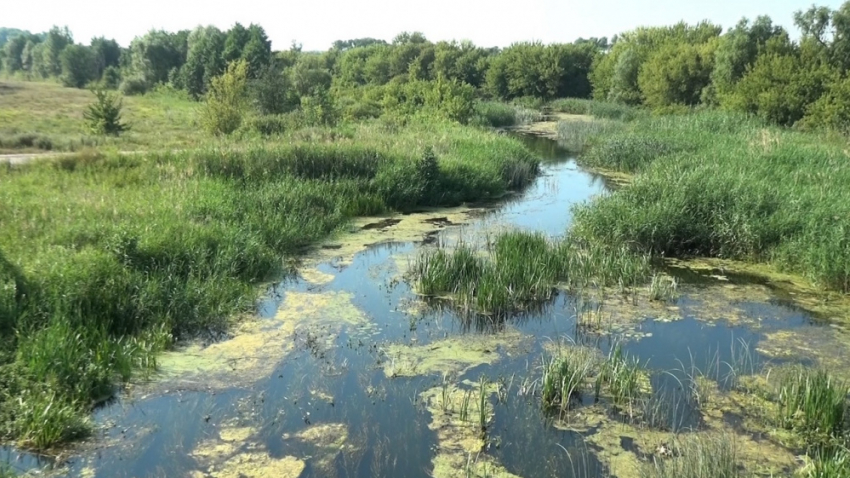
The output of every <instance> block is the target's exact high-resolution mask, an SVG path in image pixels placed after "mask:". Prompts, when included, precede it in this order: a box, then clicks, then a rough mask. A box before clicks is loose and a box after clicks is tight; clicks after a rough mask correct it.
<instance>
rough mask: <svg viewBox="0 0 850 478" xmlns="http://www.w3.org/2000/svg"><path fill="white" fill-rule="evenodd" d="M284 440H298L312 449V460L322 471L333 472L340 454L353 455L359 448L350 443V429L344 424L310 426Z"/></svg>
mask: <svg viewBox="0 0 850 478" xmlns="http://www.w3.org/2000/svg"><path fill="white" fill-rule="evenodd" d="M283 439H284V440H297V441H298V442H300V443H301V444H303V445H307V446H308V447H309V449H310V453H309V455H310V457H311V458H310V460H313V463H314V465H315V466H316V467H317V468H318V469H320V470H332V468H333V463H334V459H335V458H336V457H337V455H338V454H340V453H345V454H353V453H355V452H357V451H358V446H357V445H355V444H353V443H351V442H350V441H349V436H348V427H347V426H346V425H345V424H342V423H323V424H317V425H313V426H310V427H309V428H307V429H305V430H302V431H300V432H298V433H295V434H288V433H287V434H284V435H283Z"/></svg>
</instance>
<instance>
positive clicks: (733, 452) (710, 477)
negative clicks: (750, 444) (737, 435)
mask: <svg viewBox="0 0 850 478" xmlns="http://www.w3.org/2000/svg"><path fill="white" fill-rule="evenodd" d="M668 446H669V447H670V449H671V451H672V454H673V456H672V457H667V458H662V457H655V458H654V459H653V460H652V463H648V464H646V465H644V466H643V467H642V468H641V470H640V477H641V478H739V477H741V478H742V477H745V476H749V475H748V474H746V472H744V471H743V470H742V469H741V468H740V467H739V466H738V453H737V449H736V444H735V440H734V438H733V437H730V436H725V435H702V434H700V435H682V436H681V437H680V438H679V439H677V440H676V442H675V443H672V444H668Z"/></svg>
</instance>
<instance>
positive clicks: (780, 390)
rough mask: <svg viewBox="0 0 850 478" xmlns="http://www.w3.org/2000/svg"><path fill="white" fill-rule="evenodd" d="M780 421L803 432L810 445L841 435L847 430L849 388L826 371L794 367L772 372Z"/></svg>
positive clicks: (814, 445)
mask: <svg viewBox="0 0 850 478" xmlns="http://www.w3.org/2000/svg"><path fill="white" fill-rule="evenodd" d="M770 378H771V381H773V382H774V387H775V394H776V402H777V404H778V405H779V407H778V409H777V417H776V418H777V421H778V423H779V425H780V426H781V427H783V428H786V429H789V430H794V431H796V432H798V433H800V434H801V435H802V436H803V437H804V438H805V439H806V443H807V445H808V446H809V447H810V448H811V447H818V446H822V445H824V444H828V443H829V442H830V441H831V440H832V439H833V438H835V437H840V436H842V434H843V432H844V430H845V429H846V419H847V394H848V393H850V388H848V387H847V385H846V384H844V383H843V382H841V381H840V380H838V379H836V378H834V377H832V376H831V375H830V374H829V373H828V372H827V371H825V370H812V369H809V368H806V367H802V366H799V367H791V368H788V369H781V370H773V371H771V375H770Z"/></svg>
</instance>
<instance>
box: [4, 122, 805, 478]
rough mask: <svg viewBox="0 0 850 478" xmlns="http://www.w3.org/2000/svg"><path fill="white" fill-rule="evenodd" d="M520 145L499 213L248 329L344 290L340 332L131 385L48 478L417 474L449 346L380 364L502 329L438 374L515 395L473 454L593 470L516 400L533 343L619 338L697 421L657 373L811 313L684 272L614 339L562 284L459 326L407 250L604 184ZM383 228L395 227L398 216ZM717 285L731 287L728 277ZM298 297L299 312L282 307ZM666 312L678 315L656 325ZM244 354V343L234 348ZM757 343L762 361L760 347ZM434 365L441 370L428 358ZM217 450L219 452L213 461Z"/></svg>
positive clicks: (555, 216) (729, 355)
mask: <svg viewBox="0 0 850 478" xmlns="http://www.w3.org/2000/svg"><path fill="white" fill-rule="evenodd" d="M522 140H523V141H524V142H526V144H527V145H528V147H529V148H530V149H532V150H533V151H535V152H536V153H537V154H539V155H540V156H541V157H542V158H543V159H544V162H543V168H542V174H541V176H540V177H539V178H538V179H537V181H536V182H535V183H534V184H533V185H532V186H531V187H529V188H528V189H527V190H525V191H523V192H522V193H521V194H517V195H516V196H515V197H511V198H508V199H507V200H505V201H504V202H502V203H500V204H499V205H498V206H496V207H493V208H484V209H478V210H473V211H470V212H468V213H466V216H465V217H466V219H465V220H464V221H463V224H462V225H458V224H449V222H451V221H449V220H448V219H447V220H445V221H440V219H441V218H434V217H431V218H430V219H429V220H431V222H432V223H435V224H436V223H440V224H441V226H442V228H441V230H440V232H439V233H436V234H430V235H428V236H427V240H424V241H415V242H410V241H400V242H383V243H381V244H377V245H373V246H371V247H369V248H367V249H366V250H363V251H361V252H358V253H357V254H355V255H354V256H353V258H352V259H350V260H345V261H343V260H337V259H329V260H325V261H321V262H319V263H317V264H315V267H313V268H312V274H313V275H317V274H318V275H320V276H321V280H311V278H309V277H301V278H297V279H295V280H288V281H286V282H284V283H280V284H277V285H275V286H274V287H272V288H270V290H269V294H268V296H267V297H266V298H264V299H263V300H262V301H261V303H260V304H259V305H258V315H259V316H261V317H263V318H264V319H262V320H266V321H268V325H267V327H268V329H261V330H267V333H268V334H274V333H275V332H274V330H273V328H274V327H278V326H280V324H281V323H284V324H285V321H283V322H281V321H277V320H275V319H274V318H275V317H278V318H279V317H281V314H282V313H283V314H284V316H286V317H290V316H292V314H293V313H294V314H299V313H302V312H303V314H308V315H309V314H311V313H314V312H315V311H313V310H312V309H310V308H309V307H310V306H305V305H303V304H304V300H305V297H306V298H307V300H309V299H310V298H322V300H323V301H324V302H322V303H332V304H333V303H335V302H334V301H336V300H340V299H341V298H342V299H344V300H343V302H346V301H347V302H346V304H348V305H353V307H354V309H356V311H355V312H351V311H350V310H349V309H345V310H346V311H347V312H345V313H342V312H340V316H345V317H346V320H344V321H343V322H342V325H341V326H332V325H329V324H328V323H327V322H324V321H322V319H323V317H318V318H317V326H316V328H315V329H304V330H305V331H300V332H297V333H295V335H293V336H294V337H296V340H295V344H294V345H293V344H287V345H283V346H280V349H281V353H280V354H279V356H275V354H274V353H272V354H269V353H268V348H266V349H264V352H263V353H262V354H259V353H258V352H257V353H258V354H259V355H258V356H257V357H256V361H258V362H263V363H260V364H256V363H255V364H252V367H251V368H248V369H244V370H250V371H251V372H243V369H240V368H239V367H236V366H234V368H233V370H232V371H231V373H232V378H231V379H230V380H232V382H227V381H226V380H225V381H224V383H220V382H221V380H213V379H212V378H210V379H209V381H207V380H205V378H204V376H203V375H202V374H201V375H199V376H197V377H195V378H194V379H193V380H192V381H186V380H184V381H180V380H176V381H173V380H172V379H173V378H174V377H173V376H169V377H167V378H163V379H161V380H158V379H155V380H154V383H152V384H140V385H137V386H135V387H131V389H130V390H129V392H128V393H127V394H126V395H124V396H122V397H121V398H120V399H117V400H116V401H115V402H114V403H112V404H109V405H108V406H105V407H103V408H101V409H99V410H98V411H97V412H96V413H95V416H94V420H95V421H96V423H97V424H98V430H99V431H98V433H97V435H96V437H95V439H94V440H93V441H92V444H89V445H86V446H84V447H83V448H84V449H83V451H82V452H81V455H80V456H78V457H75V458H71V459H70V460H68V462H67V464H66V465H65V466H64V467H63V468H61V469H60V470H59V473H60V474H62V475H67V476H87V477H91V476H95V477H148V476H163V477H164V476H168V477H171V476H197V477H200V476H242V475H239V474H237V473H231V472H232V471H233V470H232V469H228V468H227V465H226V464H222V460H223V461H224V462H225V463H230V462H232V460H231V461H230V462H228V461H227V460H228V457H239V456H242V457H243V458H238V459H237V461H239V460H242V461H241V462H242V463H244V464H245V467H246V468H245V470H244V476H255V475H254V474H252V469H251V468H250V467H254V470H260V469H262V466H267V465H269V462H270V461H271V462H275V463H278V465H277V466H278V468H269V469H274V470H276V473H278V476H293V478H294V477H301V478H307V477H323V476H339V477H362V478H368V477H423V478H424V477H429V476H432V472H433V468H434V463H433V459H434V455H435V453H436V451H435V450H437V449H438V448H439V446H440V445H439V443H438V440H439V438H438V436H439V430H435V429H434V427H431V426H429V425H430V424H431V416H430V415H431V413H430V412H429V411H428V410H427V409H426V408H425V406H424V404H423V399H422V393H423V392H425V391H426V390H429V389H433V388H434V387H439V386H441V384H442V383H443V382H444V380H447V378H445V377H444V374H443V373H441V372H439V371H437V370H439V364H440V363H442V362H440V360H447V361H451V359H452V357H451V356H446V357H436V358H430V357H425V358H422V359H421V360H420V361H419V362H418V363H419V364H420V366H421V370H414V371H412V372H411V371H410V370H406V371H403V372H401V373H396V372H394V371H391V370H394V369H393V368H392V367H395V366H396V361H400V360H401V359H400V355H397V354H395V352H393V350H395V349H394V348H393V347H395V346H399V345H402V346H406V347H412V348H415V349H416V350H419V349H423V350H427V349H428V347H427V346H428V344H441V343H445V342H446V341H450V340H452V339H453V338H464V337H467V338H468V337H470V336H472V337H476V336H482V337H488V336H491V335H496V336H500V335H504V334H506V333H511V334H515V335H516V336H518V337H521V339H518V340H516V341H514V342H513V343H511V344H510V345H506V344H504V343H502V342H501V341H495V342H494V345H493V350H484V351H483V353H485V354H492V359H489V358H486V356H485V359H484V360H478V361H477V362H479V363H477V362H476V360H471V361H469V362H468V364H467V366H459V367H455V366H449V367H448V368H449V369H452V371H453V372H454V373H453V374H452V375H451V377H450V379H451V380H452V381H453V382H454V383H462V382H464V381H472V382H477V381H478V380H479V378H480V377H482V376H483V377H486V378H487V379H488V380H489V381H490V382H491V383H500V384H502V385H503V386H504V388H505V389H506V390H507V394H508V395H509V396H510V398H508V399H505V400H498V401H497V400H493V402H494V408H493V414H494V416H493V421H492V424H491V425H490V427H489V430H488V446H487V447H486V449H485V451H484V453H486V454H487V455H488V456H489V457H491V458H492V460H493V462H494V463H499V464H500V465H501V466H502V467H504V468H505V469H506V470H507V471H509V472H510V473H512V474H514V475H518V476H521V477H525V478H537V477H550V476H552V477H555V476H567V477H569V476H598V475H600V474H601V473H602V471H603V467H602V465H601V463H600V461H599V460H598V459H597V458H596V456H595V452H596V451H598V450H597V449H595V448H594V447H593V446H589V445H587V444H586V441H585V434H586V433H590V432H584V433H581V432H578V431H570V430H561V429H559V428H557V427H554V426H552V417H550V416H547V415H546V414H545V413H544V412H542V411H541V409H540V407H539V405H538V401H537V400H535V398H534V397H532V396H528V394H523V387H522V386H521V385H520V384H521V383H523V382H525V383H528V382H527V380H534V379H536V378H538V376H539V370H538V368H539V363H540V357H541V356H542V354H543V353H544V349H545V346H546V344H551V343H553V342H557V341H559V340H569V341H574V342H580V343H584V344H588V345H592V346H595V347H599V348H600V349H602V351H603V352H606V353H607V352H608V351H609V350H610V348H611V347H612V346H613V344H614V343H615V341H616V342H617V343H621V344H622V347H623V348H624V350H625V351H626V352H627V353H629V354H632V355H634V356H636V357H638V358H639V360H640V361H641V362H642V363H646V364H647V365H648V366H649V368H650V369H652V370H655V371H658V373H653V375H652V378H651V380H652V384H653V389H654V390H656V393H658V391H665V393H667V392H669V395H666V396H667V397H668V398H669V404H668V405H669V406H668V409H667V410H666V413H667V415H666V417H667V418H666V419H668V420H670V421H671V427H674V428H675V427H684V426H689V425H696V424H698V423H699V420H700V417H699V414H698V413H696V412H694V411H693V410H690V408H689V406H688V404H687V403H686V401H684V400H683V401H679V400H677V399H675V398H674V397H675V393H676V390H677V383H678V382H677V380H678V379H677V377H676V373H662V371H670V370H682V371H684V370H683V369H684V368H686V367H687V366H699V367H707V366H710V364H711V363H712V362H716V363H731V362H734V360H735V357H734V355H735V354H736V348H737V350H738V351H740V350H741V348H742V347H743V348H746V350H748V351H754V350H755V349H756V346H757V344H758V342H759V340H761V338H762V337H763V334H764V333H765V331H766V330H778V329H787V328H796V327H806V326H809V324H811V322H812V320H811V318H810V317H809V316H808V315H807V314H806V313H805V312H803V311H801V310H799V309H796V308H794V307H793V306H789V305H785V304H783V303H781V302H779V301H776V300H773V299H772V298H771V297H769V296H762V295H756V296H753V297H749V296H748V295H747V294H746V293H744V294H739V295H738V296H735V297H733V298H730V299H728V300H727V302H723V301H722V300H714V302H711V300H709V299H708V298H707V297H706V296H704V295H701V294H700V293H698V291H699V290H701V289H700V288H699V287H701V286H699V285H694V286H693V288H689V287H687V286H688V284H687V282H688V281H690V282H694V278H693V277H690V278H688V277H684V278H682V280H683V281H686V283H684V284H683V286H682V289H681V290H682V293H681V295H680V297H679V298H678V299H677V300H676V301H675V302H674V303H671V304H668V305H666V306H665V307H660V308H659V307H656V308H654V309H648V310H640V311H639V312H638V311H633V312H629V313H631V314H632V315H639V317H632V318H631V319H630V320H629V321H628V324H627V325H626V326H624V327H623V329H622V331H621V332H622V333H616V334H596V335H594V334H589V335H585V334H582V333H580V331H579V330H578V328H577V326H576V316H577V314H578V313H579V311H580V310H581V308H582V307H584V305H582V302H581V301H579V300H578V299H577V298H574V297H572V296H570V295H569V294H567V293H560V295H558V296H557V297H556V298H555V299H554V300H553V301H551V302H550V303H548V304H543V305H542V306H541V308H540V309H539V310H535V311H533V312H528V313H525V314H523V315H522V316H517V317H510V318H507V319H506V320H499V321H492V322H486V321H484V322H481V323H479V322H477V321H474V320H473V321H470V320H469V318H468V317H460V316H459V315H458V314H457V313H455V311H453V310H451V308H445V307H443V308H441V307H424V306H423V305H422V303H421V301H419V300H418V299H417V298H416V296H415V294H414V293H413V292H412V290H411V288H410V286H409V285H408V284H407V283H406V282H405V281H404V279H403V274H402V272H403V269H404V268H405V265H406V264H407V263H408V261H409V260H411V258H413V257H415V255H416V253H417V251H419V250H420V248H423V247H435V244H441V243H451V242H452V241H457V240H458V239H459V238H460V239H464V240H474V238H476V237H480V236H482V235H486V234H488V233H491V232H492V231H495V230H498V229H500V228H505V227H520V228H525V229H529V230H537V231H543V232H545V233H546V234H549V235H551V236H559V235H562V234H564V232H565V231H566V229H567V227H568V226H569V224H570V221H571V212H570V207H571V205H573V204H576V203H580V202H583V201H587V200H590V199H592V198H593V197H594V196H595V195H600V194H607V193H608V191H609V189H608V188H609V185H608V184H607V183H606V180H605V179H604V178H603V177H601V176H598V175H594V174H592V173H590V172H587V171H585V170H583V169H582V168H581V167H579V166H578V165H577V164H576V162H575V161H574V160H573V159H572V158H571V157H570V155H569V154H567V153H566V152H565V151H563V150H561V149H559V148H558V147H557V145H556V144H555V143H554V142H553V141H551V140H548V139H544V138H537V137H523V138H522ZM382 227H383V228H385V229H387V230H391V229H392V228H393V227H394V226H393V225H392V224H389V223H388V224H387V225H384V226H382ZM721 279H722V280H723V281H725V282H727V283H728V284H730V285H734V284H735V278H727V277H724V278H721ZM316 300H318V299H316ZM298 304H301V305H298ZM348 305H345V307H348ZM295 306H299V307H304V308H303V310H301V309H299V310H298V311H295V312H292V311H286V310H283V309H285V308H287V307H295ZM343 307H344V306H343V305H341V306H339V307H337V308H336V309H322V310H334V311H339V310H341V309H342V308H343ZM321 313H323V312H321V311H320V312H319V314H321ZM612 313H614V312H612ZM286 314H290V315H286ZM670 314H675V315H677V316H678V319H677V320H672V321H668V320H658V319H661V318H663V317H664V316H666V315H670ZM706 315H710V317H708V316H706ZM323 327H325V328H323ZM323 332H324V333H323ZM459 343H460V344H463V342H459ZM435 346H436V345H435ZM284 348H285V350H284ZM460 348H461V349H463V345H461V346H460ZM461 352H462V350H461V351H455V352H453V353H456V354H459V353H461ZM245 353H246V354H251V353H255V351H252V350H248V349H246V350H245ZM737 353H739V352H737ZM752 354H753V356H754V358H755V360H758V359H759V357H758V354H757V353H756V352H752ZM281 357H283V358H281ZM433 361H436V363H437V366H436V367H433V368H429V366H428V365H429V363H432V362H433ZM255 370H263V371H264V372H263V373H264V375H263V376H258V377H245V376H240V374H242V373H253V371H255ZM399 370H400V369H399ZM224 372H227V371H226V370H225V371H224ZM224 376H225V377H226V376H227V375H226V374H225V375H224ZM172 382H173V383H172ZM214 382H215V383H214ZM508 384H510V385H512V386H509V385H508ZM678 385H681V384H680V383H678ZM670 397H673V398H670ZM321 426H329V427H330V428H327V427H326V428H325V429H324V435H322V434H318V435H317V436H313V437H312V438H311V435H310V434H311V433H312V432H311V430H313V431H315V430H322V429H321V428H320V427H321ZM317 427H319V428H317ZM225 431H228V432H227V433H229V434H230V435H231V436H232V438H231V439H228V438H227V437H226V436H225ZM316 433H318V432H316ZM209 443H212V444H213V445H212V446H208V445H207V444H209ZM623 446H624V447H627V446H628V444H627V443H625V442H624V444H623ZM258 455H262V456H263V457H264V458H262V459H259V458H257V456H258ZM216 457H218V458H221V457H224V458H223V459H222V460H219V461H216V460H215V458H216ZM284 457H294V458H296V459H297V460H299V461H300V462H301V463H302V467H303V470H302V468H300V467H298V466H296V467H293V468H288V469H287V468H285V467H284V464H283V463H284V462H283V461H280V460H282V459H283V458H284ZM0 460H7V461H9V462H11V463H12V464H13V465H14V466H15V468H18V469H27V468H32V467H36V466H40V465H41V463H39V462H38V461H37V460H36V459H34V458H33V457H31V456H28V455H19V454H17V453H15V452H14V451H13V450H11V449H3V450H2V451H0ZM275 460H278V461H275ZM287 470H289V471H287ZM229 473H230V474H229ZM287 473H289V474H287Z"/></svg>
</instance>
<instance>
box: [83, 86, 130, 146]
mask: <svg viewBox="0 0 850 478" xmlns="http://www.w3.org/2000/svg"><path fill="white" fill-rule="evenodd" d="M94 95H95V101H94V102H93V103H92V104H90V105H89V106H88V107H87V108H86V111H84V112H83V118H84V119H85V120H86V123H87V125H88V128H89V131H91V132H92V133H93V134H103V135H112V136H118V135H119V134H121V133H123V132H124V131H127V130H128V129H130V127H129V126H127V125H126V124H124V123H122V122H121V108H122V101H121V99H120V98H118V96H116V95H114V94H111V93H107V92H106V91H104V90H101V89H97V90H94Z"/></svg>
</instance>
